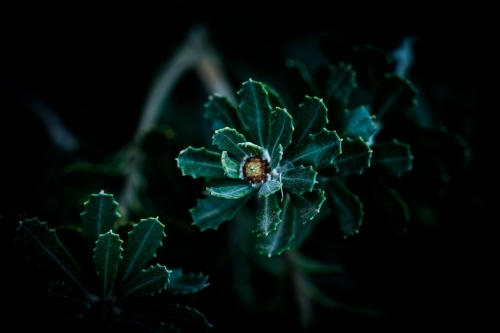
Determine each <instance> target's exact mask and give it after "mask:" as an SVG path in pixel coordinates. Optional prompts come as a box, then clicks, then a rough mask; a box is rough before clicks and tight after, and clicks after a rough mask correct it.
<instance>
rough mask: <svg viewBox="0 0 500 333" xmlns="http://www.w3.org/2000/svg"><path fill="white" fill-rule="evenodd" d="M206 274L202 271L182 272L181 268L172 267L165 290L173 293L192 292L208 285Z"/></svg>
mask: <svg viewBox="0 0 500 333" xmlns="http://www.w3.org/2000/svg"><path fill="white" fill-rule="evenodd" d="M207 280H208V276H206V275H203V274H202V273H199V274H194V273H189V274H184V273H183V272H182V269H181V268H174V269H172V270H171V273H170V282H169V283H168V285H167V290H168V291H170V292H171V293H173V294H192V293H195V292H197V291H200V290H201V289H203V288H205V287H208V282H207Z"/></svg>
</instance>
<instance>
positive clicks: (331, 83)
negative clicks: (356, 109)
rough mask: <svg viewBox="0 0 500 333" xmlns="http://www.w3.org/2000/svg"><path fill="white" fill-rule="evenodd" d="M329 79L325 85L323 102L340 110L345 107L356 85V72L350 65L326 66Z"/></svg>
mask: <svg viewBox="0 0 500 333" xmlns="http://www.w3.org/2000/svg"><path fill="white" fill-rule="evenodd" d="M328 67H329V70H330V77H329V79H328V81H327V84H326V91H325V100H326V101H327V103H328V105H330V106H331V104H333V105H335V107H336V109H337V110H338V109H341V108H343V107H345V106H346V105H347V103H348V102H349V98H350V97H351V93H352V91H353V89H354V88H356V87H357V85H356V72H355V71H353V70H352V66H351V65H346V64H344V63H343V62H341V63H340V64H339V65H338V66H333V65H330V66H328Z"/></svg>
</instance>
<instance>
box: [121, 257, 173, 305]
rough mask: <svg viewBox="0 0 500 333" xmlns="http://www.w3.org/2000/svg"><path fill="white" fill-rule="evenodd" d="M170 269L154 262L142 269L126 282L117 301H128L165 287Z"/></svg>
mask: <svg viewBox="0 0 500 333" xmlns="http://www.w3.org/2000/svg"><path fill="white" fill-rule="evenodd" d="M169 274H170V271H169V270H167V268H166V267H165V266H162V265H160V264H156V266H151V267H150V268H148V269H147V270H146V269H143V270H142V271H141V272H140V273H139V274H138V275H137V276H135V277H134V278H133V279H132V280H130V282H128V283H127V284H126V285H125V286H124V287H123V288H122V290H121V291H120V294H119V295H117V296H118V301H119V302H124V301H130V300H132V299H134V298H137V297H141V296H147V295H151V296H152V295H153V294H155V293H157V292H161V291H162V290H163V289H165V288H166V287H167V284H168V277H169Z"/></svg>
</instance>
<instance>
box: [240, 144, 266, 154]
mask: <svg viewBox="0 0 500 333" xmlns="http://www.w3.org/2000/svg"><path fill="white" fill-rule="evenodd" d="M238 146H240V147H241V148H243V149H245V150H247V151H248V152H249V153H250V154H249V155H250V156H255V155H258V156H262V155H263V153H264V149H263V148H262V147H261V146H257V145H256V144H253V143H251V142H242V143H238Z"/></svg>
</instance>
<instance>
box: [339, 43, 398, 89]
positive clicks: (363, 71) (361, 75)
mask: <svg viewBox="0 0 500 333" xmlns="http://www.w3.org/2000/svg"><path fill="white" fill-rule="evenodd" d="M346 62H347V63H350V64H351V65H352V67H353V68H354V70H355V71H356V81H357V82H358V83H359V84H360V85H361V86H363V87H364V88H365V89H367V90H369V91H371V90H373V89H374V88H375V86H376V85H377V84H378V83H379V82H380V81H382V80H383V79H384V77H385V74H386V73H392V68H393V66H392V65H391V64H390V63H389V62H388V61H387V54H386V53H385V51H384V50H382V49H380V48H378V47H375V46H373V45H362V46H356V47H354V48H353V52H351V53H350V54H349V55H348V56H347V60H346Z"/></svg>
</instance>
